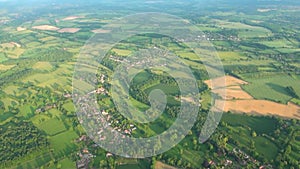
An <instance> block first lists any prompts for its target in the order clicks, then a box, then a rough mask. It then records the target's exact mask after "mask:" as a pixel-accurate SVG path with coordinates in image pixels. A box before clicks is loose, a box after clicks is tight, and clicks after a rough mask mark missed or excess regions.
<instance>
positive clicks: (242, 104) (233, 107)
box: [224, 100, 300, 119]
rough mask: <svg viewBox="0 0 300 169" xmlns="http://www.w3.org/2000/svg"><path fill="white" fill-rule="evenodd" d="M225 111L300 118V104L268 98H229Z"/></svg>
mask: <svg viewBox="0 0 300 169" xmlns="http://www.w3.org/2000/svg"><path fill="white" fill-rule="evenodd" d="M224 111H226V112H227V111H231V112H235V113H251V114H261V115H270V116H281V117H286V118H295V119H300V107H299V106H297V105H295V104H293V103H288V104H287V105H285V104H280V103H276V102H272V101H268V100H230V101H229V100H227V101H226V102H225V107H224Z"/></svg>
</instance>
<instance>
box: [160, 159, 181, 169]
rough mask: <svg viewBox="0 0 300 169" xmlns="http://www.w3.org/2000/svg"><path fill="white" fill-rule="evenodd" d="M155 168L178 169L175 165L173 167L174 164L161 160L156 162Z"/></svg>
mask: <svg viewBox="0 0 300 169" xmlns="http://www.w3.org/2000/svg"><path fill="white" fill-rule="evenodd" d="M154 168H155V169H177V168H175V167H173V166H170V165H167V164H164V163H162V162H160V161H157V162H156V163H155V167H154Z"/></svg>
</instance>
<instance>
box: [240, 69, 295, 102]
mask: <svg viewBox="0 0 300 169" xmlns="http://www.w3.org/2000/svg"><path fill="white" fill-rule="evenodd" d="M261 75H262V76H261ZM263 75H264V74H255V75H250V76H249V75H242V78H243V79H244V80H246V81H248V82H250V84H249V85H245V86H243V89H245V90H246V91H247V92H248V93H250V94H251V95H252V96H253V97H254V98H256V99H267V100H272V101H277V102H281V103H287V102H288V101H290V100H291V99H292V96H290V95H289V93H288V92H287V90H286V87H287V86H292V87H293V88H294V90H295V92H296V93H297V94H298V95H299V96H300V85H299V84H300V78H299V76H293V77H292V76H289V75H287V74H270V75H268V76H263ZM256 76H257V77H256Z"/></svg>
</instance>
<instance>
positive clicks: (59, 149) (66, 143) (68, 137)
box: [49, 130, 78, 156]
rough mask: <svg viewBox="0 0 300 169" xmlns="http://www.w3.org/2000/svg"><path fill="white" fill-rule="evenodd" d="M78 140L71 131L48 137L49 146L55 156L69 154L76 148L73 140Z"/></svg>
mask: <svg viewBox="0 0 300 169" xmlns="http://www.w3.org/2000/svg"><path fill="white" fill-rule="evenodd" d="M76 138H78V135H77V134H76V133H75V131H73V130H68V131H65V132H63V133H60V134H57V135H55V136H52V137H50V139H49V140H50V146H51V147H52V148H53V149H54V153H55V155H56V156H61V155H63V154H67V153H70V152H72V151H73V150H74V148H76V145H75V143H74V139H76Z"/></svg>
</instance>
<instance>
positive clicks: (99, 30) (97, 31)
mask: <svg viewBox="0 0 300 169" xmlns="http://www.w3.org/2000/svg"><path fill="white" fill-rule="evenodd" d="M92 32H93V33H109V32H111V30H104V29H95V30H92Z"/></svg>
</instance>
